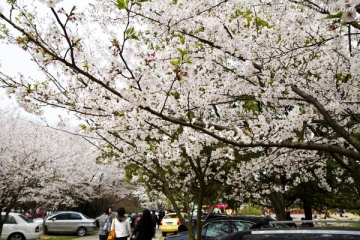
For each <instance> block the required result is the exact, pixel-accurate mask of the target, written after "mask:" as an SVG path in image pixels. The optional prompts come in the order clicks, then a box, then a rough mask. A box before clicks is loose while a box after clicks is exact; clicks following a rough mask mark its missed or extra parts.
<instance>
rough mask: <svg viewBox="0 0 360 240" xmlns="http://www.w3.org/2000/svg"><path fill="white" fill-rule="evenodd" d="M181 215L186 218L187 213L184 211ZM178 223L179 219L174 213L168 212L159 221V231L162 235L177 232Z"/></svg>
mask: <svg viewBox="0 0 360 240" xmlns="http://www.w3.org/2000/svg"><path fill="white" fill-rule="evenodd" d="M181 215H182V217H183V218H185V220H187V218H188V215H187V214H186V213H181ZM179 225H180V219H179V218H178V216H177V215H176V213H169V214H166V215H165V216H164V218H163V219H162V220H161V222H160V231H161V233H162V235H163V237H165V236H166V234H167V233H175V234H176V233H177V231H178V227H179Z"/></svg>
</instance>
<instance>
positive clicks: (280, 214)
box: [268, 192, 285, 220]
mask: <svg viewBox="0 0 360 240" xmlns="http://www.w3.org/2000/svg"><path fill="white" fill-rule="evenodd" d="M268 197H269V199H270V202H271V204H272V206H273V208H274V211H275V214H276V219H277V220H285V205H284V196H283V194H282V193H280V192H272V193H270V194H269V196H268Z"/></svg>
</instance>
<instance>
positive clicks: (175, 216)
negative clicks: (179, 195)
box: [164, 214, 178, 218]
mask: <svg viewBox="0 0 360 240" xmlns="http://www.w3.org/2000/svg"><path fill="white" fill-rule="evenodd" d="M164 218H178V216H177V215H176V214H169V215H166V216H165V217H164Z"/></svg>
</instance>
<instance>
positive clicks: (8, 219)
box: [1, 215, 17, 224]
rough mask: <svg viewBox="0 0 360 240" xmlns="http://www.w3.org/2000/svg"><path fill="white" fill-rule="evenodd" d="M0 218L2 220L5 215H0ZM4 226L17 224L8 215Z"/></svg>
mask: <svg viewBox="0 0 360 240" xmlns="http://www.w3.org/2000/svg"><path fill="white" fill-rule="evenodd" d="M1 218H2V219H4V218H5V215H2V216H1ZM5 224H17V222H16V220H15V218H14V217H13V216H10V215H9V216H8V218H7V219H6V222H5Z"/></svg>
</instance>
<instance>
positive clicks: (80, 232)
mask: <svg viewBox="0 0 360 240" xmlns="http://www.w3.org/2000/svg"><path fill="white" fill-rule="evenodd" d="M76 234H77V235H78V236H80V237H82V236H85V234H86V228H84V227H79V228H78V230H77V231H76Z"/></svg>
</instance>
